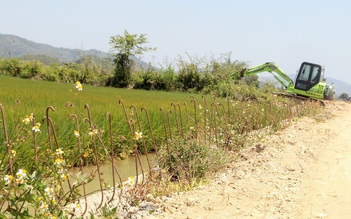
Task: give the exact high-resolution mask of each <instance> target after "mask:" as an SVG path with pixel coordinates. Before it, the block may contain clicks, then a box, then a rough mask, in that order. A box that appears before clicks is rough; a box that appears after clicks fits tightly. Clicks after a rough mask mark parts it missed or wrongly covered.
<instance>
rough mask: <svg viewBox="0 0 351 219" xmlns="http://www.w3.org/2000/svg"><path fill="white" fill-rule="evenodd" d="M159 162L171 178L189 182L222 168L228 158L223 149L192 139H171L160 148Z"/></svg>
mask: <svg viewBox="0 0 351 219" xmlns="http://www.w3.org/2000/svg"><path fill="white" fill-rule="evenodd" d="M160 152H161V154H160V155H159V156H160V158H159V163H160V165H161V167H162V168H164V169H166V170H168V172H169V173H170V174H171V176H172V179H173V180H177V181H180V182H183V181H188V182H191V181H192V180H193V179H201V178H204V177H205V176H206V174H209V173H212V172H215V171H217V170H219V169H220V168H222V167H223V166H224V165H225V163H226V162H227V161H228V160H229V159H230V156H228V154H226V153H225V151H223V150H220V149H212V148H209V147H207V146H205V145H202V144H200V143H199V142H197V141H195V140H194V139H184V138H181V139H178V138H177V139H172V140H171V141H170V143H169V153H168V150H167V147H166V146H164V147H162V149H161V151H160Z"/></svg>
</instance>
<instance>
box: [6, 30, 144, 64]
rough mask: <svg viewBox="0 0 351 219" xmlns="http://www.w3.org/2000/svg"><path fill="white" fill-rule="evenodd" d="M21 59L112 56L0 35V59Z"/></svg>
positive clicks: (68, 59) (71, 60) (96, 51)
mask: <svg viewBox="0 0 351 219" xmlns="http://www.w3.org/2000/svg"><path fill="white" fill-rule="evenodd" d="M1 56H3V57H21V58H24V59H28V58H31V57H36V58H37V60H41V61H42V60H48V59H56V60H57V61H59V62H75V61H78V60H80V59H81V58H82V57H84V56H93V57H94V58H96V59H102V58H106V59H111V60H112V55H111V54H109V53H105V52H102V51H99V50H96V49H90V50H82V49H67V48H57V47H53V46H50V45H47V44H42V43H36V42H33V41H30V40H27V39H25V38H22V37H18V36H14V35H10V34H0V57H1ZM132 59H133V60H134V61H135V62H136V63H137V66H138V67H141V68H147V67H148V64H147V63H146V62H144V61H142V60H140V59H138V58H136V57H132Z"/></svg>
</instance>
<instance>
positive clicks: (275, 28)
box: [0, 0, 351, 84]
mask: <svg viewBox="0 0 351 219" xmlns="http://www.w3.org/2000/svg"><path fill="white" fill-rule="evenodd" d="M0 3H1V7H0V33H2V34H12V35H16V36H19V37H23V38H26V39H28V40H31V41H34V42H37V43H44V44H49V45H51V46H55V47H63V48H70V49H75V48H77V49H84V50H89V49H97V50H101V51H104V52H109V51H110V48H111V45H110V44H109V40H110V37H111V36H116V35H123V34H124V31H125V30H127V31H128V32H129V33H131V34H138V35H140V34H146V37H147V39H148V42H149V43H148V44H146V45H147V46H150V47H155V48H156V51H153V52H148V53H146V54H144V56H143V57H142V59H143V60H144V61H146V62H151V63H153V64H154V66H157V67H160V66H166V65H167V64H171V63H176V62H177V60H179V58H180V57H181V58H182V59H183V60H189V57H191V58H192V59H197V60H199V59H208V60H209V59H219V58H220V57H222V55H223V54H229V53H230V54H231V59H232V60H238V61H244V62H246V63H247V64H248V66H249V67H253V66H255V65H259V64H262V63H265V62H268V61H271V62H275V63H276V64H277V65H278V66H279V67H280V68H281V69H283V70H284V71H285V72H286V73H287V74H296V71H297V70H298V68H299V67H300V64H301V63H302V62H303V61H308V62H313V63H317V64H320V65H323V66H325V69H326V73H325V74H326V76H327V77H332V78H335V79H338V80H343V81H346V82H348V83H349V84H351V73H350V71H351V70H350V69H349V68H348V63H351V25H350V22H351V1H349V0H334V1H331V0H294V1H292V0H289V1H288V0H261V1H260V0H217V1H214V0H212V1H210V0H201V1H200V0H56V1H50V0H30V1H29V0H11V1H5V0H0Z"/></svg>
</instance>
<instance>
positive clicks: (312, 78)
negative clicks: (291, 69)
mask: <svg viewBox="0 0 351 219" xmlns="http://www.w3.org/2000/svg"><path fill="white" fill-rule="evenodd" d="M321 69H322V68H321V66H320V65H316V64H312V63H308V62H303V63H302V64H301V67H300V71H299V73H298V75H297V77H296V83H295V89H299V90H304V91H307V90H309V89H311V88H312V87H313V86H315V85H316V84H318V83H319V81H320V77H321Z"/></svg>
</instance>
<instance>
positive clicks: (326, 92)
mask: <svg viewBox="0 0 351 219" xmlns="http://www.w3.org/2000/svg"><path fill="white" fill-rule="evenodd" d="M261 72H269V73H271V74H272V75H273V76H274V78H275V79H276V80H277V81H278V82H279V83H280V84H281V85H282V86H283V87H284V88H285V91H286V95H288V96H291V97H302V98H310V99H315V100H333V99H335V92H336V88H335V86H334V85H333V84H327V82H326V79H325V78H324V66H321V65H318V64H314V63H309V62H303V63H302V64H301V67H300V69H299V71H298V74H297V76H296V82H295V84H294V81H293V80H292V79H291V78H290V77H289V76H288V75H287V74H285V73H284V71H283V70H282V69H280V68H279V67H278V66H277V65H276V64H275V63H274V62H267V63H264V64H262V65H258V66H255V67H252V68H245V69H243V70H242V71H241V72H240V77H245V76H248V75H255V74H258V73H261Z"/></svg>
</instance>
